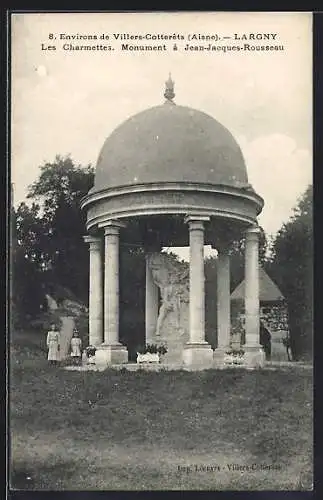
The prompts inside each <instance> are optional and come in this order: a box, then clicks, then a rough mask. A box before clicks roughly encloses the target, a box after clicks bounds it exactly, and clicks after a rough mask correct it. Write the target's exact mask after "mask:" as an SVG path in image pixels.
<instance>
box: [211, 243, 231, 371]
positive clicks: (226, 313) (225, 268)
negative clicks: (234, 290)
mask: <svg viewBox="0 0 323 500" xmlns="http://www.w3.org/2000/svg"><path fill="white" fill-rule="evenodd" d="M230 326H231V318H230V256H229V249H228V248H220V249H218V259H217V330H218V347H217V349H215V351H214V359H215V361H216V364H219V365H223V364H224V357H225V352H226V351H227V350H228V349H229V346H230Z"/></svg>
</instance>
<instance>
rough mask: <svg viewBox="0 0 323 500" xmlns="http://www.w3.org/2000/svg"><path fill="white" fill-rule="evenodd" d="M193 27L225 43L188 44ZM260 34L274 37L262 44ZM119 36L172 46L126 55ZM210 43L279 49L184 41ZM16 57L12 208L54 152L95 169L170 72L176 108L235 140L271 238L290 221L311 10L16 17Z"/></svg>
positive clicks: (308, 139)
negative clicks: (203, 117) (200, 115)
mask: <svg viewBox="0 0 323 500" xmlns="http://www.w3.org/2000/svg"><path fill="white" fill-rule="evenodd" d="M114 34H130V35H140V34H142V35H145V34H149V35H175V36H176V37H177V36H179V37H180V36H183V37H184V40H178V39H176V40H170V41H169V40H166V41H164V40H143V41H136V40H128V41H127V42H125V41H124V42H120V36H119V39H116V38H115V37H114ZM194 34H196V35H198V36H199V35H200V36H213V37H214V38H215V39H216V38H217V37H220V39H218V40H213V41H211V42H209V41H203V40H202V41H201V40H192V39H191V40H190V41H189V40H188V37H189V35H194ZM264 34H267V35H269V37H270V38H271V39H270V41H268V40H261V39H260V38H261V36H263V35H264ZM80 35H82V36H83V37H88V36H89V35H90V36H92V37H94V36H96V37H97V40H93V39H92V40H89V39H85V38H84V39H80ZM101 35H104V37H105V39H104V40H100V38H99V37H100V36H101ZM250 35H251V39H250ZM66 36H74V39H73V38H72V39H71V40H67V39H66ZM244 36H245V37H247V39H244V40H242V38H243V37H244ZM252 36H254V37H258V38H259V39H256V40H253V39H252ZM51 37H52V38H51ZM54 37H56V38H54ZM107 37H108V38H107ZM223 37H229V38H227V39H223ZM238 37H240V40H235V38H238ZM77 38H79V39H77ZM190 38H191V37H190ZM122 43H130V44H140V45H148V44H154V45H162V44H165V45H166V49H167V50H166V51H151V52H147V51H142V52H139V51H136V52H134V51H132V52H131V51H124V50H122V46H121V44H122ZM174 43H176V45H177V49H178V50H177V51H174V50H173V46H174ZM209 43H211V44H212V45H213V46H218V47H219V46H221V47H226V46H228V45H230V46H232V45H241V46H244V43H246V44H248V45H249V47H250V46H252V47H253V48H255V46H260V45H278V46H283V47H284V50H273V51H261V52H260V51H256V50H252V49H250V50H248V49H246V50H243V51H240V52H237V51H232V50H231V51H229V50H228V49H227V50H226V52H224V49H221V50H220V49H217V50H213V51H201V50H187V51H186V50H184V49H185V47H186V45H187V44H188V45H197V46H201V45H208V44H209ZM64 44H67V45H68V46H70V45H69V44H72V46H73V47H75V46H76V45H85V44H87V45H98V44H101V45H102V44H103V45H107V46H109V45H110V46H111V47H112V48H113V50H107V51H98V50H97V51H93V50H91V51H84V50H64V48H63V46H64ZM48 46H54V47H55V48H56V50H55V49H48ZM11 61H12V62H11V64H12V66H11V89H12V102H11V106H12V113H11V135H12V143H11V176H12V182H13V183H14V203H15V205H16V206H17V205H18V204H19V203H20V202H21V201H25V200H26V193H27V189H28V186H29V185H30V184H31V183H32V182H34V181H35V180H36V179H37V178H38V175H39V167H40V166H41V165H42V164H43V163H44V162H47V161H48V162H51V161H53V160H54V159H55V156H56V155H57V154H59V155H61V156H65V155H70V156H71V158H72V159H73V160H74V161H75V162H77V163H79V164H81V165H84V166H85V165H87V164H89V163H91V164H92V165H94V166H95V164H96V160H97V157H98V155H99V152H100V149H101V147H102V145H103V143H104V141H105V139H106V137H107V136H109V135H110V133H111V132H112V131H113V130H114V128H116V127H117V126H118V125H119V124H121V123H122V122H123V121H124V120H126V119H127V118H129V117H130V116H131V115H133V114H135V113H138V112H140V111H142V110H144V109H147V108H150V107H152V106H155V105H159V104H161V103H163V102H164V98H163V93H164V82H165V80H166V79H167V78H168V74H169V72H171V74H172V78H173V80H174V81H175V94H176V96H175V99H174V101H175V102H176V103H177V104H179V105H184V106H189V107H192V108H195V109H199V110H201V111H204V112H206V113H208V114H209V115H211V116H213V117H214V118H215V119H216V120H218V121H219V122H220V123H222V124H223V125H224V126H225V127H227V128H228V129H229V130H230V132H231V133H232V134H233V135H234V137H235V138H236V140H237V142H238V144H239V145H240V147H241V150H242V153H243V156H244V158H245V162H246V166H247V170H248V176H249V182H250V183H251V184H252V185H253V187H254V189H255V190H256V192H258V193H259V194H260V195H261V196H262V197H263V198H264V200H265V206H264V209H263V211H262V214H261V215H260V216H259V219H258V220H259V224H260V225H261V226H262V227H263V228H264V229H265V231H266V233H267V234H268V235H274V234H275V233H276V232H277V231H278V230H279V228H280V227H281V225H282V223H283V222H286V221H287V220H288V219H289V217H290V216H291V215H292V209H293V207H294V206H295V205H296V204H297V201H298V199H299V197H300V196H301V195H302V193H303V192H304V191H305V189H306V187H307V186H308V184H309V183H311V182H312V15H311V14H310V13H290V12H289V13H272V12H267V13H266V12H265V13H264V12H261V13H260V12H259V13H247V12H245V13H238V12H233V13H219V12H216V13H214V12H213V13H211V12H209V13H205V12H204V13H201V12H197V13H194V12H192V13H184V12H180V13H154V14H152V13H147V14H144V13H133V14H131V13H119V14H113V13H99V14H97V13H84V14H78V13H60V14H52V13H47V14H31V13H28V14H13V15H12V40H11ZM207 254H208V252H207ZM184 258H185V257H184Z"/></svg>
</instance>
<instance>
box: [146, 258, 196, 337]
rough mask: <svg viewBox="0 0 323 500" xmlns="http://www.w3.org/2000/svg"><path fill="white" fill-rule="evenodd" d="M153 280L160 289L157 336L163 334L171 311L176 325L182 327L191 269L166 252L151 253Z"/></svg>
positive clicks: (187, 300) (150, 266)
mask: <svg viewBox="0 0 323 500" xmlns="http://www.w3.org/2000/svg"><path fill="white" fill-rule="evenodd" d="M147 259H148V265H149V268H150V269H151V272H152V276H153V280H154V282H155V284H156V285H157V286H158V287H159V289H160V294H161V300H162V303H161V307H160V309H159V314H158V319H157V326H156V333H155V335H156V337H160V336H161V331H162V327H163V324H164V322H165V319H166V317H167V315H168V314H170V313H171V312H173V313H174V316H175V327H176V329H180V327H181V304H183V303H186V304H188V302H189V269H188V266H187V264H185V263H181V262H177V261H175V260H174V259H173V257H172V256H170V255H168V254H165V253H151V254H149V255H148V257H147Z"/></svg>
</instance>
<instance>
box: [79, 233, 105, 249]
mask: <svg viewBox="0 0 323 500" xmlns="http://www.w3.org/2000/svg"><path fill="white" fill-rule="evenodd" d="M83 240H84V241H85V243H89V245H90V250H99V249H100V248H101V246H102V239H101V238H100V237H99V236H91V235H86V236H83Z"/></svg>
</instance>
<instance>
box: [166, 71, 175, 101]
mask: <svg viewBox="0 0 323 500" xmlns="http://www.w3.org/2000/svg"><path fill="white" fill-rule="evenodd" d="M165 85H166V88H165V93H164V97H165V99H167V101H169V102H171V103H173V99H174V97H175V93H174V86H175V82H174V81H173V80H172V76H171V74H170V73H169V76H168V80H166V82H165ZM167 101H166V102H167ZM173 104H174V103H173Z"/></svg>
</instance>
